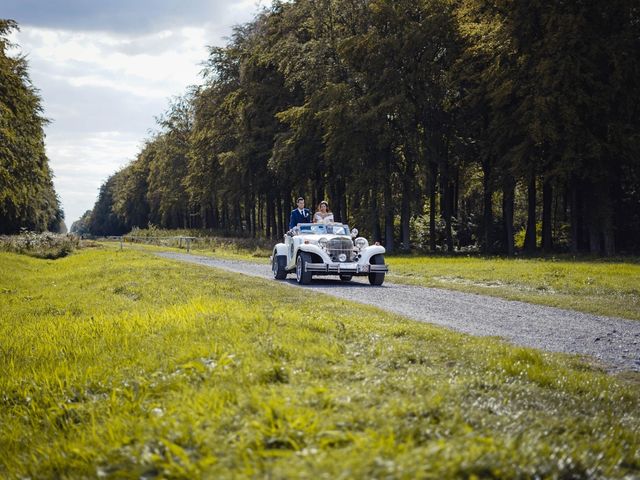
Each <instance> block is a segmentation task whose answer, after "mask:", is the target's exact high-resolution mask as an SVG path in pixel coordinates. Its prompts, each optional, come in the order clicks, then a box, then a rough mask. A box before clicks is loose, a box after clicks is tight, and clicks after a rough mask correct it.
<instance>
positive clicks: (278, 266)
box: [271, 253, 287, 280]
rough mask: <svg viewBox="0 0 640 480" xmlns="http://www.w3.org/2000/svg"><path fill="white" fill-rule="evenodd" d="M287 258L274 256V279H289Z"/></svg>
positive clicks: (272, 263)
mask: <svg viewBox="0 0 640 480" xmlns="http://www.w3.org/2000/svg"><path fill="white" fill-rule="evenodd" d="M286 268H287V256H286V255H275V253H274V255H273V260H272V261H271V270H272V271H273V278H275V279H276V280H284V279H285V278H287V270H286Z"/></svg>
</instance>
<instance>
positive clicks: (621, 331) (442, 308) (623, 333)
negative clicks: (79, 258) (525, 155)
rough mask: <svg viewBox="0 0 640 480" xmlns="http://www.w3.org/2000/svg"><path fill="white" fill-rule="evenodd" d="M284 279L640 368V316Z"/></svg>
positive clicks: (252, 271)
mask: <svg viewBox="0 0 640 480" xmlns="http://www.w3.org/2000/svg"><path fill="white" fill-rule="evenodd" d="M158 255H160V256H161V257H164V258H169V259H173V260H180V261H184V262H190V263H196V264H199V265H206V266H210V267H216V268H222V269H225V270H230V271H232V272H237V273H242V274H245V275H252V276H256V277H262V278H268V279H271V280H272V281H274V282H276V281H278V280H273V277H272V274H271V266H270V265H268V264H256V263H250V262H242V261H236V260H221V259H215V258H209V257H199V256H195V255H188V254H181V253H172V252H162V253H158ZM281 282H282V283H283V284H286V285H291V286H292V287H295V288H307V289H310V290H313V291H317V292H322V293H326V294H328V295H333V296H334V297H339V298H344V299H347V300H352V301H355V302H359V303H364V304H367V305H372V306H375V307H378V308H381V309H383V310H386V311H389V312H393V313H397V314H400V315H403V316H405V317H407V318H411V319H413V320H417V321H420V322H428V323H431V324H435V325H441V326H443V327H447V328H450V329H453V330H457V331H459V332H464V333H469V334H472V335H477V336H497V337H502V338H504V339H507V340H509V341H510V342H511V343H514V344H517V345H522V346H526V347H533V348H538V349H542V350H547V351H551V352H563V353H571V354H580V355H588V356H591V357H594V358H596V359H597V360H599V362H600V363H602V364H603V365H604V366H605V368H607V369H608V370H610V371H622V370H633V371H640V321H633V320H624V319H621V318H611V317H600V316H597V315H591V314H588V313H581V312H575V311H572V310H563V309H560V308H554V307H545V306H541V305H534V304H529V303H524V302H517V301H511V300H503V299H500V298H495V297H488V296H484V295H476V294H472V293H462V292H456V291H452V290H444V289H439V288H427V287H418V286H411V285H400V284H393V283H389V282H385V283H384V285H382V286H380V287H372V286H370V285H369V283H368V281H367V278H366V277H354V278H353V280H352V281H351V282H347V283H343V282H341V281H340V280H339V279H338V278H337V277H324V278H323V277H314V280H313V282H312V283H311V284H310V285H308V286H299V285H298V284H297V283H296V282H295V276H294V275H293V274H290V275H289V277H288V278H287V280H284V281H281Z"/></svg>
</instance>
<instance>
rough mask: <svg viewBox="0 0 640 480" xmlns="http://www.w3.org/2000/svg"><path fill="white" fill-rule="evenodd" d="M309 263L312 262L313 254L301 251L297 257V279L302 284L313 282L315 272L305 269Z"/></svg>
mask: <svg viewBox="0 0 640 480" xmlns="http://www.w3.org/2000/svg"><path fill="white" fill-rule="evenodd" d="M307 263H311V255H309V254H308V253H306V252H300V253H299V254H298V258H297V259H296V280H297V281H298V283H299V284H300V285H308V284H309V283H311V278H312V276H313V274H312V273H311V272H306V271H305V270H306V268H305V267H306V265H307Z"/></svg>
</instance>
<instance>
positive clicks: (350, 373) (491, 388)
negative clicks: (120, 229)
mask: <svg viewBox="0 0 640 480" xmlns="http://www.w3.org/2000/svg"><path fill="white" fill-rule="evenodd" d="M0 271H2V272H3V273H2V275H1V276H0V312H1V316H2V321H1V322H0V372H1V375H0V405H1V408H0V445H2V448H0V477H8V478H27V477H29V478H79V477H84V478H86V477H96V476H99V477H107V478H109V477H111V478H140V477H141V476H144V477H145V478H154V477H162V478H196V477H201V476H204V477H209V478H249V477H259V478H332V479H333V478H382V477H384V478H434V479H435V478H451V477H463V478H486V477H491V478H534V477H538V478H587V477H610V478H623V477H624V476H625V475H637V474H638V472H640V454H639V453H638V452H639V448H640V383H638V382H637V377H631V379H629V378H623V377H616V376H609V375H607V374H605V373H602V372H600V371H598V370H597V369H596V368H595V367H592V366H590V365H588V364H586V363H583V362H582V361H580V360H579V359H577V358H575V357H569V356H563V355H557V354H545V353H541V352H537V351H534V350H529V349H524V348H517V347H513V346H509V345H507V344H505V343H502V342H500V341H499V340H496V339H478V338H473V337H470V336H465V335H460V334H456V333H452V332H449V331H447V330H444V329H440V328H436V327H432V326H429V325H425V324H419V323H416V322H411V321H408V320H404V319H402V318H400V317H398V316H394V315H390V314H385V313H383V312H380V311H378V310H375V309H371V308H366V307H363V306H358V305H355V304H351V303H348V302H345V301H341V300H338V299H334V298H331V297H317V296H315V295H314V298H311V297H310V296H306V295H300V292H299V290H293V289H291V288H290V287H287V286H284V285H280V284H276V283H275V282H272V281H267V280H260V279H254V278H248V277H242V276H238V275H232V274H229V273H224V272H221V271H216V270H213V269H209V268H205V267H197V266H193V265H184V264H179V263H173V262H170V261H166V260H163V259H160V258H157V257H155V256H152V255H149V254H145V253H143V252H139V251H134V250H124V251H122V252H120V251H117V250H115V249H112V248H98V249H85V250H81V251H78V252H76V253H75V254H73V255H71V256H69V257H66V258H62V259H58V260H55V261H54V260H41V259H34V258H30V257H26V256H20V255H17V254H11V253H0ZM634 378H635V380H634ZM628 478H630V477H628Z"/></svg>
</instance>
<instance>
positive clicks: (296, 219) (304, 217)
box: [289, 197, 311, 230]
mask: <svg viewBox="0 0 640 480" xmlns="http://www.w3.org/2000/svg"><path fill="white" fill-rule="evenodd" d="M297 203H298V208H295V209H293V211H292V212H291V219H290V220H289V230H291V229H292V228H294V227H297V226H298V224H299V223H311V213H310V212H309V209H308V208H304V198H302V197H300V198H298V202H297Z"/></svg>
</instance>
